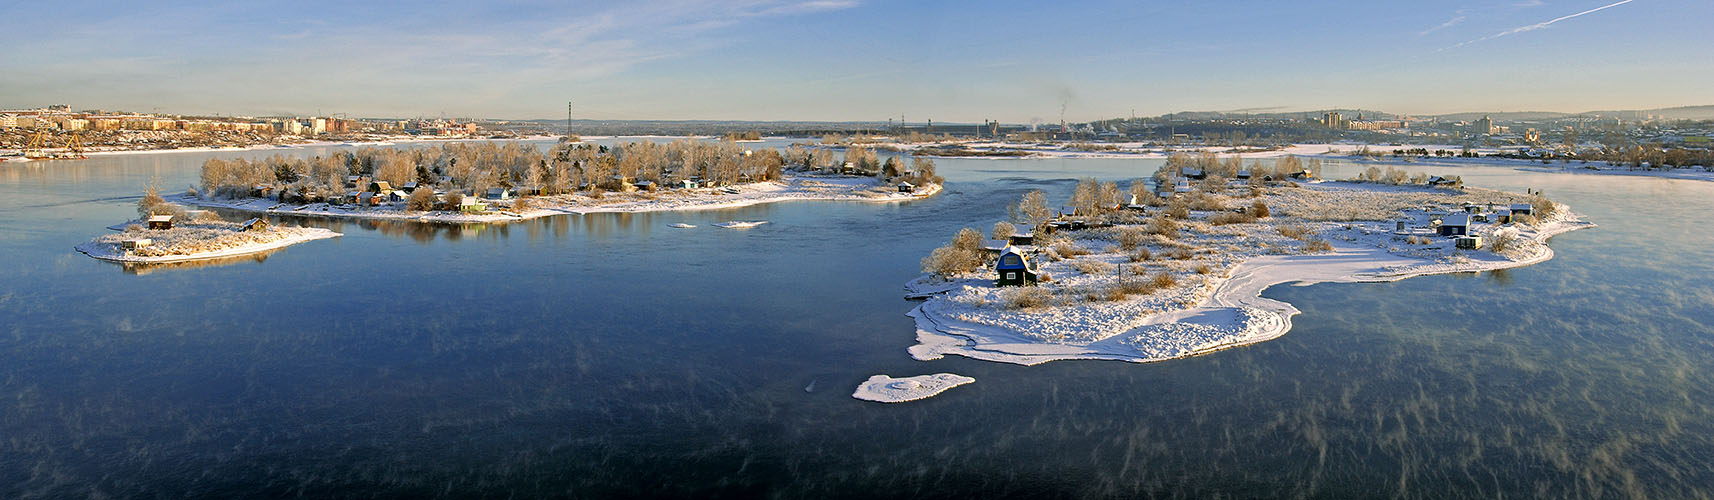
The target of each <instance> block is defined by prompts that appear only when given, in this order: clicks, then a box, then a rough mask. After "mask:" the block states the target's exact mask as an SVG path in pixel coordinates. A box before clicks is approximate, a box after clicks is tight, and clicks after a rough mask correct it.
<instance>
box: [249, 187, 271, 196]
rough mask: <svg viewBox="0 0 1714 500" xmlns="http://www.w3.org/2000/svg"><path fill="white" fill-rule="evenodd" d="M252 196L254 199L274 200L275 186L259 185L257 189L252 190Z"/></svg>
mask: <svg viewBox="0 0 1714 500" xmlns="http://www.w3.org/2000/svg"><path fill="white" fill-rule="evenodd" d="M250 196H251V197H252V198H273V197H274V186H269V185H266V184H257V185H256V187H254V188H251V189H250Z"/></svg>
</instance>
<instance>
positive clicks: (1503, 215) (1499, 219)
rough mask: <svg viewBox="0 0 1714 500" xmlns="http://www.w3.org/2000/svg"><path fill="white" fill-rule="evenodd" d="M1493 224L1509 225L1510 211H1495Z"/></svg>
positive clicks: (1510, 220)
mask: <svg viewBox="0 0 1714 500" xmlns="http://www.w3.org/2000/svg"><path fill="white" fill-rule="evenodd" d="M1494 223H1496V224H1511V223H1512V211H1511V210H1510V209H1505V208H1502V209H1499V210H1495V211H1494Z"/></svg>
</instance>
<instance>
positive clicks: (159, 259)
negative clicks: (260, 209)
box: [74, 227, 341, 264]
mask: <svg viewBox="0 0 1714 500" xmlns="http://www.w3.org/2000/svg"><path fill="white" fill-rule="evenodd" d="M182 229H184V228H178V229H174V230H175V231H176V230H182ZM163 233H164V232H160V231H150V230H136V231H125V232H123V233H120V234H115V235H106V236H102V237H100V238H96V239H95V240H94V241H90V242H88V243H83V244H80V245H77V246H76V247H74V248H75V249H76V250H77V251H79V252H83V253H84V254H86V255H89V256H90V257H94V258H97V259H101V260H106V261H112V262H122V263H129V264H165V263H170V262H188V261H196V260H207V259H219V258H225V257H235V256H240V255H249V254H253V253H258V252H266V251H269V250H273V249H276V248H285V247H288V246H291V245H296V244H298V243H303V242H306V241H313V240H319V239H324V238H333V237H337V236H341V234H340V233H338V232H334V231H332V230H328V229H322V228H318V227H273V228H269V229H268V230H266V231H265V232H262V233H260V234H258V233H245V237H244V238H238V239H234V240H232V241H230V242H220V241H210V242H208V244H206V245H201V248H206V250H201V251H192V252H186V253H176V252H175V253H166V254H163V255H138V254H137V253H136V252H132V251H127V250H125V249H123V248H122V247H121V242H122V241H123V240H127V239H134V238H161V236H160V235H161V234H163ZM210 234H214V233H212V232H211V233H210ZM223 236H231V234H230V233H227V234H216V235H215V236H212V238H221V237H223ZM198 237H201V236H198ZM163 243H164V242H163Z"/></svg>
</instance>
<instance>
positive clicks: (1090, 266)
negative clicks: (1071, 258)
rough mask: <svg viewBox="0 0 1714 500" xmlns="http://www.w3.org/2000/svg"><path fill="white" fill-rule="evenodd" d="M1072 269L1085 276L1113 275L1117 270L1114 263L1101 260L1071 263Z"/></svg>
mask: <svg viewBox="0 0 1714 500" xmlns="http://www.w3.org/2000/svg"><path fill="white" fill-rule="evenodd" d="M1071 267H1072V268H1073V269H1076V270H1077V271H1078V272H1081V273H1083V274H1112V273H1113V270H1114V269H1116V267H1115V266H1114V265H1113V264H1112V263H1110V262H1104V261H1099V260H1079V261H1076V262H1073V263H1071Z"/></svg>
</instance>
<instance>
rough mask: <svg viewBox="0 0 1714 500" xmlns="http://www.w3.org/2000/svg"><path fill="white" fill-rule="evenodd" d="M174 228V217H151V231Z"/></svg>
mask: <svg viewBox="0 0 1714 500" xmlns="http://www.w3.org/2000/svg"><path fill="white" fill-rule="evenodd" d="M172 228H173V216H171V215H151V216H149V229H163V230H164V229H172Z"/></svg>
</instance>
